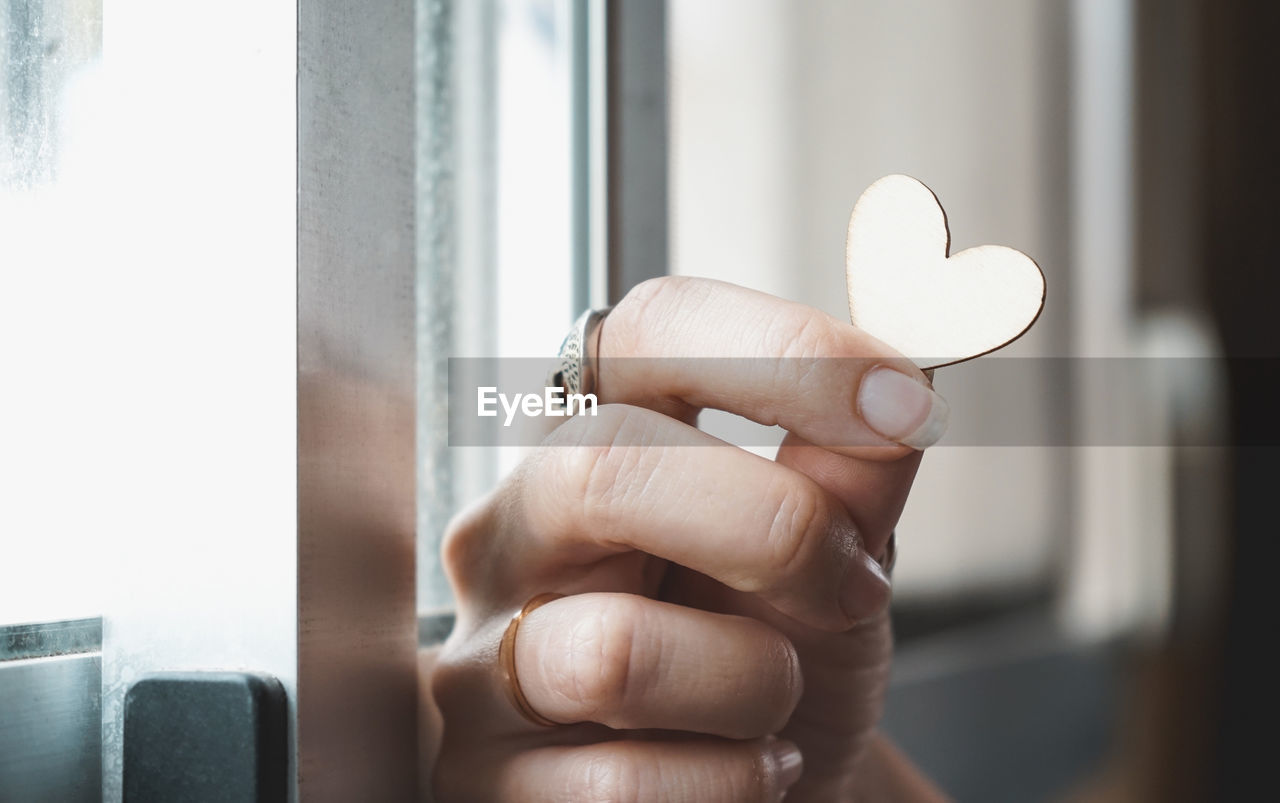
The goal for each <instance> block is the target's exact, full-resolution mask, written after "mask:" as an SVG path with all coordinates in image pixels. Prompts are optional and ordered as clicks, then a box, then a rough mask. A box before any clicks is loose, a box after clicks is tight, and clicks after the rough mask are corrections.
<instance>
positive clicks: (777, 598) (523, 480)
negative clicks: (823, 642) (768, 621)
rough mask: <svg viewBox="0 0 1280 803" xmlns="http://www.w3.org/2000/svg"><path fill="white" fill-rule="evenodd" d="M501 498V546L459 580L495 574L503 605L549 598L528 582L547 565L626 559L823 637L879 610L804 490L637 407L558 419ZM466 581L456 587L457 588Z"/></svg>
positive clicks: (872, 590) (834, 513)
mask: <svg viewBox="0 0 1280 803" xmlns="http://www.w3.org/2000/svg"><path fill="white" fill-rule="evenodd" d="M646 443H662V444H677V445H675V446H671V445H664V446H662V447H652V446H645V444H646ZM506 494H507V496H508V498H509V500H510V501H507V502H497V503H496V504H495V505H494V508H495V510H496V511H498V512H497V515H499V516H502V517H505V518H504V520H503V521H502V522H500V523H498V524H497V526H495V527H494V528H493V530H494V533H493V535H492V536H491V537H492V538H496V539H498V540H499V541H500V542H501V543H496V544H493V545H491V546H490V547H489V548H487V549H485V550H483V552H484V554H485V555H486V559H485V563H484V564H482V565H477V566H473V567H472V570H471V571H472V574H473V576H474V575H477V574H478V575H483V576H487V577H489V578H497V579H496V582H497V585H496V586H495V585H493V584H490V585H489V589H488V590H490V591H492V592H494V593H500V592H501V590H503V589H505V590H506V593H507V594H512V593H514V594H515V595H516V596H515V598H513V599H508V600H506V602H507V603H509V604H510V603H514V604H519V603H520V602H522V601H523V599H524V598H526V597H527V596H529V595H531V594H533V593H538V592H540V591H546V590H548V588H547V587H546V586H545V585H544V586H543V587H541V588H538V587H536V585H537V584H545V583H546V582H547V574H548V573H549V572H550V571H551V568H552V567H553V566H559V567H564V566H565V565H571V564H575V563H576V564H578V565H584V566H585V565H588V564H591V563H594V562H598V561H601V560H604V559H607V558H609V557H611V556H615V555H617V554H619V553H621V552H629V551H631V550H635V551H638V552H641V553H646V554H648V555H653V556H656V557H659V558H663V559H665V560H669V561H672V562H674V563H678V564H680V565H682V566H686V567H688V568H690V569H693V570H695V571H698V572H701V573H703V574H706V575H709V576H711V577H713V578H715V579H716V580H719V581H720V582H722V583H724V584H725V585H727V586H729V587H731V588H734V589H736V590H738V591H743V592H747V593H754V594H759V595H760V596H761V597H762V598H763V599H765V600H766V601H767V602H768V603H769V604H771V605H773V606H774V607H776V608H777V609H778V610H780V611H782V612H783V613H785V614H787V615H789V616H791V617H794V618H797V619H800V620H801V621H804V622H806V623H808V624H810V625H812V626H813V627H817V628H821V629H825V630H832V631H841V630H846V629H848V628H849V627H851V626H852V625H853V624H855V623H856V622H858V621H862V620H864V619H866V618H869V617H870V616H873V615H875V614H876V613H878V612H879V611H880V610H882V609H883V608H884V607H885V606H886V605H887V604H888V600H889V586H888V582H887V580H886V579H885V577H884V575H883V572H882V571H881V570H880V567H879V565H878V564H876V563H875V561H874V560H873V559H872V558H871V557H870V556H869V555H868V554H867V552H866V550H865V549H863V547H862V545H861V543H860V541H859V538H858V534H857V532H856V530H855V529H854V526H853V522H852V520H851V519H850V518H849V515H848V513H847V512H845V510H844V508H843V507H842V506H841V505H840V503H839V502H838V501H837V500H835V499H834V498H833V497H831V495H829V494H828V493H826V492H825V491H824V490H823V489H822V488H821V487H820V486H819V485H818V484H817V483H815V482H813V481H812V480H810V479H809V478H807V477H805V476H804V475H803V474H801V473H799V472H797V471H793V470H791V469H788V468H786V467H785V466H781V465H778V464H776V463H774V462H773V461H770V460H766V459H764V458H761V457H758V456H756V455H753V454H751V453H749V452H745V451H743V450H740V449H736V448H732V447H727V444H724V443H723V442H722V441H719V440H717V439H715V438H713V437H712V436H710V435H707V434H706V433H703V432H700V431H698V430H696V429H694V428H693V427H690V426H687V425H685V424H682V423H680V422H678V421H675V420H673V419H671V418H668V417H666V416H663V415H661V414H659V413H655V412H653V411H650V410H645V409H640V408H634V407H625V406H621V405H604V406H602V407H601V408H600V410H599V414H598V415H597V416H596V417H594V418H579V419H575V420H572V421H569V422H567V423H566V424H565V425H564V426H562V427H560V428H559V429H558V430H556V432H555V433H553V435H552V437H551V438H550V439H549V441H548V445H547V446H546V447H545V448H543V449H542V450H541V451H540V452H539V453H538V455H537V457H536V458H535V459H533V460H530V461H529V462H527V463H526V464H525V465H524V466H522V468H521V470H520V471H519V472H518V473H517V476H516V477H515V478H514V480H513V483H512V485H511V486H510V487H508V488H507V489H506ZM465 540H466V529H465V528H464V529H463V530H462V531H461V532H459V531H453V532H451V533H450V534H449V536H448V537H447V539H446V546H445V560H446V563H448V564H451V566H450V570H451V572H454V570H455V568H458V567H461V566H465V564H467V559H466V554H467V552H468V550H467V549H466V547H465V546H464V545H463V543H459V542H465ZM460 572H461V570H460V571H459V573H460ZM455 578H456V574H455ZM530 578H533V579H534V581H536V582H533V583H530ZM467 585H468V584H467V583H466V582H465V581H461V582H458V588H459V590H460V592H465V591H466V589H467ZM559 590H562V591H563V590H568V589H563V588H561V589H559ZM577 590H583V589H577Z"/></svg>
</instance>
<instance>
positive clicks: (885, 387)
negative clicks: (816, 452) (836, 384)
mask: <svg viewBox="0 0 1280 803" xmlns="http://www.w3.org/2000/svg"><path fill="white" fill-rule="evenodd" d="M858 414H859V415H861V416H862V420H863V421H866V422H867V426H869V427H871V428H872V429H873V430H875V431H876V432H877V433H879V434H880V435H882V436H883V437H885V438H888V439H889V440H891V441H894V442H895V443H901V444H903V445H904V446H910V447H911V448H913V449H924V448H926V447H929V446H932V445H933V444H935V443H937V442H938V439H939V438H941V437H942V433H944V432H946V431H947V419H948V418H949V417H950V414H951V408H949V407H948V406H947V402H946V401H945V400H944V399H943V398H942V397H941V396H939V395H938V394H937V393H935V392H933V390H931V389H930V388H928V387H927V386H925V385H922V384H920V383H919V382H917V381H916V380H914V379H912V378H911V377H909V376H907V375H906V374H904V373H901V372H899V371H895V370H893V369H892V368H885V367H883V366H881V367H878V368H872V369H871V370H870V371H868V372H867V373H866V374H864V375H863V376H862V384H861V385H860V386H859V387H858Z"/></svg>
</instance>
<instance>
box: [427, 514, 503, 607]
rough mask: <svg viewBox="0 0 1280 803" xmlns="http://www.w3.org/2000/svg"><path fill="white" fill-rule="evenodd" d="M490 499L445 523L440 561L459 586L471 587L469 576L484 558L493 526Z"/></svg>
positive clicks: (451, 580)
mask: <svg viewBox="0 0 1280 803" xmlns="http://www.w3.org/2000/svg"><path fill="white" fill-rule="evenodd" d="M491 519H492V507H491V505H490V504H489V500H485V501H483V502H481V503H480V504H477V505H474V506H472V507H470V508H467V509H465V510H462V511H460V512H459V513H457V514H456V515H454V517H453V518H452V519H450V520H449V524H448V525H447V526H446V527H445V531H444V535H443V537H442V538H441V541H440V562H441V564H442V565H443V566H444V570H445V573H446V575H447V576H448V577H449V581H450V582H451V583H452V584H453V586H454V588H456V589H463V590H465V589H466V588H468V587H469V584H468V583H467V582H466V578H467V577H469V576H470V575H471V573H472V569H473V568H474V567H475V565H476V563H477V561H480V560H482V559H483V554H484V541H485V537H486V534H487V533H488V532H489V531H490V529H491V527H492V523H493V522H492V520H491Z"/></svg>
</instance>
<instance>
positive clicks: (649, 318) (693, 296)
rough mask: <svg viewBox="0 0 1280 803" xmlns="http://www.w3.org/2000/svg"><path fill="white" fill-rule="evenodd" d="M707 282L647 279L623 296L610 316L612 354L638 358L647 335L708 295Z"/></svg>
mask: <svg viewBox="0 0 1280 803" xmlns="http://www.w3.org/2000/svg"><path fill="white" fill-rule="evenodd" d="M706 292H707V287H706V282H704V281H699V280H697V279H693V278H690V277H686V276H658V277H655V278H653V279H647V280H645V281H643V282H641V283H640V284H637V285H636V286H635V287H633V288H631V290H630V291H629V292H628V293H627V294H626V295H625V296H623V298H622V300H621V301H619V302H618V304H617V306H615V307H614V309H613V312H611V313H610V314H609V325H608V327H607V331H608V335H609V340H610V342H611V343H612V344H614V345H615V346H617V348H616V349H611V353H617V354H631V355H638V354H641V353H643V351H644V349H642V348H638V347H639V346H640V345H641V344H642V342H643V340H644V338H645V336H646V334H647V333H650V332H654V331H661V327H663V326H665V325H667V324H668V323H669V322H670V320H671V317H672V315H673V313H674V312H675V311H677V310H679V309H680V308H682V307H683V306H684V305H686V304H690V303H695V302H697V301H698V300H699V299H701V298H702V297H704V296H705V294H706Z"/></svg>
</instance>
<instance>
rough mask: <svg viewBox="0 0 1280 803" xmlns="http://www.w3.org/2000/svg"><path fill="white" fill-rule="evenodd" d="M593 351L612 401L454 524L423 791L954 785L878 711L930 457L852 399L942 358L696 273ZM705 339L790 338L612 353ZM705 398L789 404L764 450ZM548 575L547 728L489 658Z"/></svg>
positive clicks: (552, 441)
mask: <svg viewBox="0 0 1280 803" xmlns="http://www.w3.org/2000/svg"><path fill="white" fill-rule="evenodd" d="M599 354H600V357H601V362H600V366H601V367H600V376H599V381H598V388H597V393H598V395H599V396H600V400H601V402H602V406H601V408H600V410H599V414H598V415H597V416H595V417H590V416H579V417H576V418H574V419H571V420H569V421H567V422H566V423H564V424H563V425H561V426H560V427H558V428H557V429H556V430H554V431H553V432H552V433H551V434H550V435H549V436H548V438H547V439H546V441H545V442H544V444H543V445H542V446H541V447H540V448H538V449H537V450H535V451H534V452H533V454H531V455H530V456H529V457H528V458H527V459H526V460H525V462H524V463H523V464H522V465H521V466H520V467H519V468H518V469H517V470H516V471H515V472H513V473H512V475H511V476H509V477H508V478H507V479H506V480H505V481H504V482H503V483H502V484H501V486H500V487H498V488H497V489H495V490H494V491H493V492H492V493H491V494H490V495H489V496H488V497H486V498H484V499H482V500H481V501H480V502H479V503H477V504H476V505H474V506H473V507H471V508H470V509H469V510H466V511H464V512H463V513H462V514H460V515H459V516H458V517H457V518H456V519H455V520H454V522H453V523H452V524H451V526H450V528H449V530H448V533H447V534H446V538H445V543H444V547H443V557H444V562H445V566H446V569H447V571H448V573H449V577H450V580H451V582H452V583H453V586H454V589H455V591H456V594H457V600H458V621H457V626H456V628H455V630H454V632H453V634H452V635H451V636H450V638H449V640H448V641H447V642H446V644H445V645H444V646H443V648H442V649H441V650H440V651H439V652H438V654H431V655H428V656H426V657H425V658H424V663H423V672H424V675H425V678H426V681H427V682H426V683H425V684H424V688H427V689H429V692H430V697H429V699H427V700H425V705H426V708H427V709H428V710H427V714H428V717H426V718H425V719H424V721H429V722H433V723H435V726H434V729H433V732H432V733H430V734H429V738H428V739H427V740H425V741H427V742H428V743H430V744H432V745H438V753H437V755H435V756H431V757H429V760H430V761H431V762H432V763H433V764H434V771H433V772H432V776H431V777H432V787H433V791H434V794H435V798H436V799H437V800H440V801H508V800H510V801H517V800H518V801H541V800H546V801H567V800H592V801H594V800H623V801H631V800H635V801H641V800H644V801H649V800H654V801H700V802H706V801H757V800H759V801H774V800H779V799H781V797H782V795H783V794H784V793H785V795H786V799H787V800H789V801H792V800H800V801H808V800H821V801H835V800H896V799H901V800H908V799H909V800H930V799H942V797H941V795H940V794H939V793H937V791H936V790H935V789H933V787H932V786H930V785H929V784H928V782H927V781H925V780H924V779H923V778H922V777H921V776H920V775H919V773H917V772H916V771H915V770H914V768H912V766H911V764H910V762H908V761H907V760H906V759H905V758H903V757H902V756H901V754H899V753H898V752H897V751H896V750H894V749H893V748H892V747H891V746H890V745H888V744H887V743H886V742H885V741H884V740H883V738H882V737H880V736H879V735H878V734H877V732H876V723H877V722H878V720H879V717H880V712H881V705H882V701H883V698H884V692H885V685H886V679H887V673H888V668H889V663H890V659H891V656H892V638H891V634H890V629H889V620H888V604H889V599H890V596H891V590H890V586H889V583H888V580H887V578H886V577H885V575H884V573H883V571H882V570H881V569H880V566H879V564H878V563H877V562H876V558H877V557H879V556H882V555H883V553H884V551H885V548H886V545H887V543H888V539H889V536H890V533H891V532H892V530H893V527H894V525H895V524H896V522H897V520H898V517H899V516H900V515H901V512H902V508H903V505H904V504H905V503H906V499H907V495H908V492H909V491H910V488H911V483H912V480H913V479H914V477H915V473H916V469H917V467H918V465H919V462H920V457H921V453H920V452H918V451H915V450H913V449H911V448H909V447H906V446H902V445H898V444H895V443H893V442H891V441H888V440H886V439H884V438H882V437H881V436H879V435H877V434H876V433H875V432H873V431H872V430H871V429H870V428H869V427H868V426H867V425H866V424H865V423H864V422H863V421H862V420H861V418H860V416H859V414H858V406H857V403H856V392H857V388H858V383H859V381H860V379H861V377H862V375H863V374H864V373H865V372H867V371H869V370H871V369H873V368H875V367H877V366H883V365H891V366H892V367H894V368H895V369H896V370H901V371H903V372H905V373H909V374H910V375H912V377H913V378H914V379H916V380H917V381H919V382H921V383H924V384H926V385H927V384H928V379H927V378H926V377H924V376H923V375H922V374H919V372H918V371H916V369H915V368H914V367H913V366H910V364H909V363H905V362H904V361H903V360H902V359H901V356H900V355H898V354H896V353H894V352H893V351H892V350H891V349H889V348H888V347H886V346H885V345H883V344H882V343H879V342H878V341H876V340H874V339H873V338H871V337H870V336H869V335H866V334H865V333H863V332H861V331H859V330H857V329H855V328H854V327H852V326H850V325H849V324H847V323H844V322H841V321H838V320H836V319H834V318H831V317H830V316H828V315H825V314H824V313H821V312H819V311H817V310H814V309H811V308H808V307H804V306H801V305H798V304H793V303H789V302H785V301H781V300H779V299H776V298H773V297H770V296H767V295H763V294H760V293H756V292H753V291H749V290H745V289H743V288H739V287H735V286H732V285H727V284H723V283H718V282H712V281H707V280H695V279H679V278H664V279H659V280H654V281H651V282H646V283H645V284H643V285H641V286H639V287H637V288H636V289H635V290H634V291H633V292H632V293H631V294H629V295H628V296H627V297H626V298H625V299H624V300H623V301H622V302H621V303H620V304H619V305H618V306H617V307H616V308H615V309H614V311H613V312H612V313H611V314H610V316H609V317H608V318H607V319H606V321H605V323H604V326H603V328H602V330H601V337H600V347H599ZM694 356H696V357H766V358H779V357H785V358H791V359H785V360H777V359H770V360H756V361H752V362H750V363H746V364H742V363H734V364H730V363H714V362H711V363H708V362H700V363H692V362H686V361H680V360H632V361H628V360H625V359H614V358H619V357H664V358H669V357H694ZM825 357H840V358H845V359H841V360H839V361H831V360H825V361H822V362H820V363H814V362H812V359H813V358H825ZM730 366H731V367H730ZM703 408H717V409H722V410H727V411H729V412H732V413H736V414H738V415H741V416H744V417H746V418H749V419H752V420H754V421H757V422H760V423H764V424H768V425H773V424H777V425H780V426H781V427H782V428H783V429H785V430H786V431H787V432H788V434H787V436H786V438H785V440H784V442H783V445H782V447H781V449H780V450H779V452H778V456H777V459H776V461H770V460H766V459H764V458H761V457H758V456H756V455H753V454H750V453H748V452H746V451H743V450H741V449H737V448H735V447H731V446H728V445H727V444H722V443H719V442H717V441H716V440H715V439H714V438H712V437H711V436H709V435H707V434H705V433H703V432H700V431H699V430H697V429H696V428H695V426H694V424H695V423H696V419H697V414H698V411H699V410H701V409H703ZM643 444H651V445H648V446H646V445H643ZM812 444H824V445H825V446H824V447H819V446H815V445H812ZM833 444H834V445H833ZM699 447H701V448H699ZM547 591H554V592H558V593H561V594H565V595H566V596H565V597H564V598H562V599H558V600H555V601H552V602H549V603H547V604H545V605H543V606H542V607H539V608H537V609H536V610H534V611H533V612H531V613H530V614H529V615H528V616H526V617H525V619H524V621H523V623H522V624H521V626H520V630H519V635H518V638H517V639H516V642H515V663H516V669H517V673H518V675H519V678H520V685H521V688H522V689H523V691H524V693H525V696H526V698H527V699H528V701H529V704H530V705H531V706H532V707H533V709H534V710H535V711H537V712H538V713H539V714H540V715H542V716H544V717H546V718H548V719H551V720H554V721H555V722H563V723H572V724H565V725H557V726H554V727H544V726H539V725H535V724H533V723H532V722H530V721H529V720H527V719H525V718H524V717H523V716H522V715H521V714H520V713H519V712H518V711H517V710H516V709H515V708H514V707H513V705H512V703H511V701H510V699H509V698H508V696H507V692H506V685H505V680H504V678H503V676H502V673H501V671H500V668H499V662H498V657H497V653H498V645H499V642H500V640H501V638H502V634H503V632H504V630H505V629H506V627H507V624H508V623H509V622H510V620H511V617H512V615H513V613H514V612H516V611H518V610H519V609H520V608H521V607H522V606H523V605H524V603H525V602H526V601H527V600H528V599H530V598H531V597H533V596H535V595H537V594H540V593H543V592H547ZM797 750H798V751H799V753H800V755H801V756H802V757H803V768H802V771H801V767H800V766H799V765H798V763H797V761H798V760H797V759H796V757H795V753H796V751H797Z"/></svg>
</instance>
